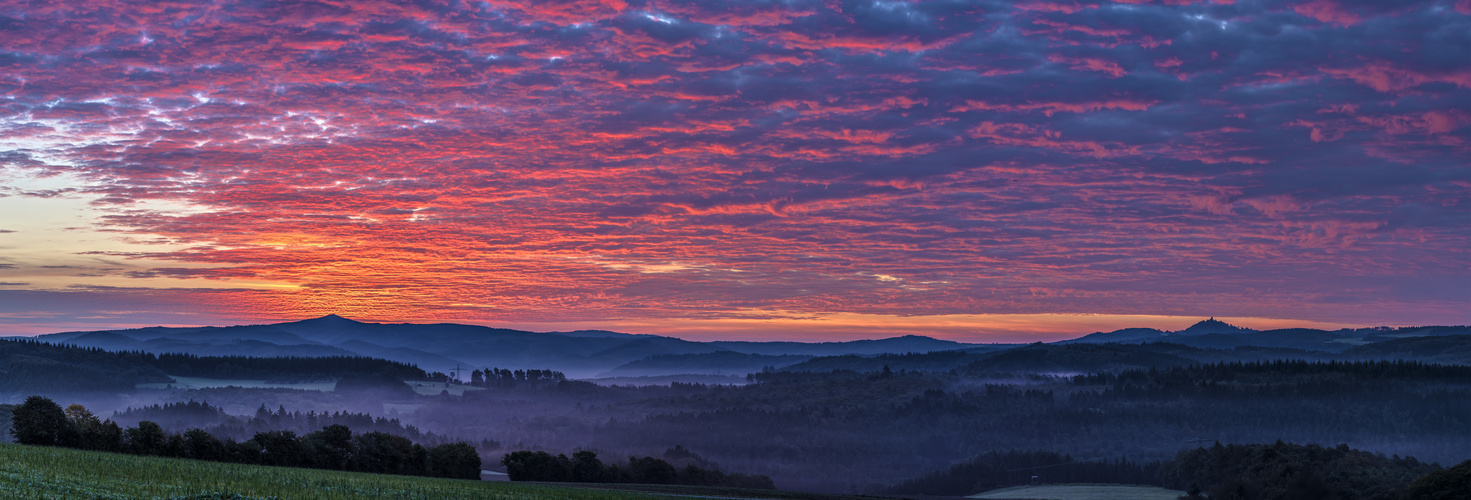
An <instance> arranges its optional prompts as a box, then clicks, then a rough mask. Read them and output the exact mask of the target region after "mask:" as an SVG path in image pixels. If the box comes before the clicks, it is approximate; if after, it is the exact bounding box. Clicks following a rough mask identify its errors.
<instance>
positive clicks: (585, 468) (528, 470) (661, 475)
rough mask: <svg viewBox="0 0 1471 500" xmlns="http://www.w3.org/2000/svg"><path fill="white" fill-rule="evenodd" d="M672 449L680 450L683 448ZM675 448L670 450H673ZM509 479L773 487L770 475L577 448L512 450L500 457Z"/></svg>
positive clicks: (774, 487)
mask: <svg viewBox="0 0 1471 500" xmlns="http://www.w3.org/2000/svg"><path fill="white" fill-rule="evenodd" d="M676 450H679V451H683V448H677V449H676ZM676 450H671V452H674V451H676ZM501 465H504V466H506V473H507V475H509V476H511V480H512V481H545V482H563V483H637V484H683V485H693V486H728V487H734V488H756V489H776V486H775V485H774V484H772V482H771V478H769V477H766V476H761V475H747V474H735V473H731V474H727V473H725V472H721V471H720V470H719V469H716V468H714V467H710V466H708V465H707V466H704V467H702V466H700V465H698V464H695V463H689V464H686V465H685V466H683V467H675V466H674V465H673V464H671V463H669V462H668V461H666V460H663V459H659V458H654V457H633V456H631V457H628V463H627V464H623V465H619V464H617V463H608V464H604V463H603V461H602V460H599V459H598V454H597V453H595V452H592V451H579V452H576V453H573V454H572V458H567V455H556V456H552V455H551V454H549V453H547V452H544V451H525V450H523V451H514V452H511V453H507V454H506V455H505V456H503V457H501Z"/></svg>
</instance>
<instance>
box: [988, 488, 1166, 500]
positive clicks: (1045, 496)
mask: <svg viewBox="0 0 1471 500" xmlns="http://www.w3.org/2000/svg"><path fill="white" fill-rule="evenodd" d="M1184 494H1185V492H1183V491H1178V490H1167V489H1164V488H1159V487H1155V486H1132V485H1124V484H1054V485H1045V486H1016V487H1011V488H1001V489H999V490H991V491H987V492H985V493H980V494H977V495H971V496H970V497H969V498H986V499H991V500H1175V499H1176V498H1179V497H1180V496H1182V495H1184Z"/></svg>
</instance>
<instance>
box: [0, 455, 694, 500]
mask: <svg viewBox="0 0 1471 500" xmlns="http://www.w3.org/2000/svg"><path fill="white" fill-rule="evenodd" d="M216 492H223V493H233V494H238V495H242V496H245V497H252V498H260V497H265V498H269V497H277V498H280V499H283V500H287V499H290V500H295V499H322V500H337V499H341V500H349V499H374V498H378V499H385V500H387V499H424V500H430V499H456V498H463V499H471V498H474V499H493V500H541V499H593V500H642V499H662V500H667V499H669V498H671V496H670V495H658V494H647V493H637V492H630V491H611V490H600V489H590V488H588V489H584V488H567V487H558V486H546V485H529V484H516V483H505V482H491V481H467V480H455V479H437V478H421V477H408V476H388V475H380V474H363V473H356V472H338V471H324V470H312V469H292V468H284V467H264V466H258V465H238V464H223V463H214V462H202V461H197V460H183V459H174V458H156V457H137V456H132V455H121V454H114V453H99V452H88V451H79V450H69V449H62V448H48V447H40V446H21V445H14V444H0V498H7V499H10V498H14V499H39V498H45V499H53V498H54V499H77V498H80V499H152V498H166V499H169V498H177V497H188V496H194V495H200V494H205V493H216Z"/></svg>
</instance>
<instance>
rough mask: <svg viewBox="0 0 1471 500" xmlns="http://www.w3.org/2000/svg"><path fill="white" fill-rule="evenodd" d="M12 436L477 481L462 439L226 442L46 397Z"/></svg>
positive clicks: (375, 436)
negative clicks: (128, 422) (124, 420)
mask: <svg viewBox="0 0 1471 500" xmlns="http://www.w3.org/2000/svg"><path fill="white" fill-rule="evenodd" d="M10 431H11V434H12V435H13V436H14V438H15V440H16V442H18V443H20V444H26V445H39V446H59V447H65V448H76V449H84V450H95V451H107V452H116V453H130V454H134V455H152V456H162V457H175V458H190V459H195V460H209V461H214V462H233V463H244V464H256V465H275V466H283V467H307V468H317V469H331V470H344V471H357V472H372V473H379V474H400V475H413V476H430V477H448V478H458V479H479V478H480V455H479V453H477V452H476V451H475V448H474V447H473V446H470V445H469V444H466V443H463V442H456V443H445V444H440V445H437V446H433V447H428V448H426V447H424V446H423V445H419V444H416V443H414V442H413V441H410V440H409V439H408V438H405V437H402V436H397V435H393V434H389V433H386V432H377V431H374V432H368V433H364V434H354V433H353V432H352V429H351V428H350V427H348V426H346V425H341V424H332V425H328V426H326V427H323V428H322V429H321V430H318V431H314V432H310V433H307V434H305V435H297V434H296V433H295V432H293V431H288V430H273V431H263V432H257V433H256V434H255V435H254V436H253V437H251V438H250V439H248V440H245V441H241V442H237V441H235V440H234V439H224V440H221V439H219V438H216V437H215V436H214V435H213V434H210V433H209V432H207V431H205V430H203V429H198V428H194V429H189V430H187V431H185V432H183V433H167V432H165V431H164V429H163V427H161V426H159V425H158V424H157V423H155V422H151V421H147V420H144V421H141V422H139V423H138V425H137V426H135V427H129V428H126V429H123V428H121V427H120V426H118V425H117V424H116V423H114V422H113V421H111V420H106V421H103V420H101V419H98V418H97V417H96V416H95V415H93V414H92V412H91V411H88V410H87V409H86V408H85V407H83V406H82V405H76V404H74V405H71V406H69V407H67V408H65V409H63V408H62V407H61V406H60V405H58V404H57V403H56V402H55V401H52V400H51V399H49V398H46V397H43V396H31V397H28V398H26V400H25V402H24V403H22V404H20V405H18V406H15V407H14V409H13V411H12V415H11V425H10Z"/></svg>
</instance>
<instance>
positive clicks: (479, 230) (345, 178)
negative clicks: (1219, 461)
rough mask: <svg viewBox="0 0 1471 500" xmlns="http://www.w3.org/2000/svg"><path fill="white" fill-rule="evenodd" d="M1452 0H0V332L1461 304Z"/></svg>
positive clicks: (774, 330) (1023, 319) (1430, 313)
mask: <svg viewBox="0 0 1471 500" xmlns="http://www.w3.org/2000/svg"><path fill="white" fill-rule="evenodd" d="M1468 240H1471V0H1438V1H1396V2H1384V1H1361V0H1315V1H1311V2H1279V1H1254V0H1236V1H1230V0H1215V1H1206V2H1201V1H1191V0H1164V1H1149V0H1122V1H1117V2H1112V1H1088V0H1081V1H1073V0H1067V1H1062V0H1023V1H1015V2H1013V1H949V0H932V1H918V2H905V1H891V0H877V1H875V0H854V1H809V0H790V1H764V0H738V1H722V0H710V1H677V2H676V1H663V0H653V1H639V0H627V1H625V0H600V1H584V0H576V1H553V2H512V1H504V0H492V1H489V2H458V1H424V2H376V1H356V0H355V1H342V2H328V1H285V2H271V1H244V2H235V1H223V2H184V1H178V2H175V1H163V2H160V1H147V2H131V3H127V2H113V1H107V0H99V1H95V2H86V3H78V2H52V1H34V2H14V1H0V334H20V335H31V334H39V333H49V332H56V331H66V330H79V329H102V328H121V327H137V326H151V325H230V324H247V323H261V322H270V321H284V320H295V319H304V318H310V317H315V316H321V315H325V314H331V313H335V314H340V315H343V316H347V317H351V318H355V319H360V320H368V321H381V322H458V323H474V324H484V325H492V326H506V327H515V328H525V329H531V330H537V331H548V330H568V329H582V328H589V329H610V330H618V331H626V332H633V333H659V334H667V335H675V336H684V337H687V338H700V339H713V338H733V339H734V338H739V339H758V340H759V339H782V340H793V339H797V340H843V339H849V338H875V337H885V336H892V335H900V334H911V333H913V334H927V335H932V336H936V337H941V338H950V339H956V340H966V341H977V342H979V341H1019V340H1049V339H1054V338H1061V337H1066V336H1075V335H1076V334H1081V333H1088V332H1092V331H1107V330H1112V329H1115V328H1122V327H1128V326H1147V327H1156V328H1163V329H1181V328H1184V327H1186V326H1188V325H1190V324H1191V323H1193V322H1195V321H1198V320H1200V319H1203V318H1205V317H1209V316H1215V317H1217V318H1225V319H1227V320H1228V321H1232V322H1234V323H1237V324H1242V325H1245V326H1252V327H1257V328H1269V327H1284V326H1309V327H1319V328H1340V327H1348V326H1377V325H1392V326H1398V325H1430V324H1467V323H1471V251H1468V250H1467V249H1468V248H1471V241H1468Z"/></svg>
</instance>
